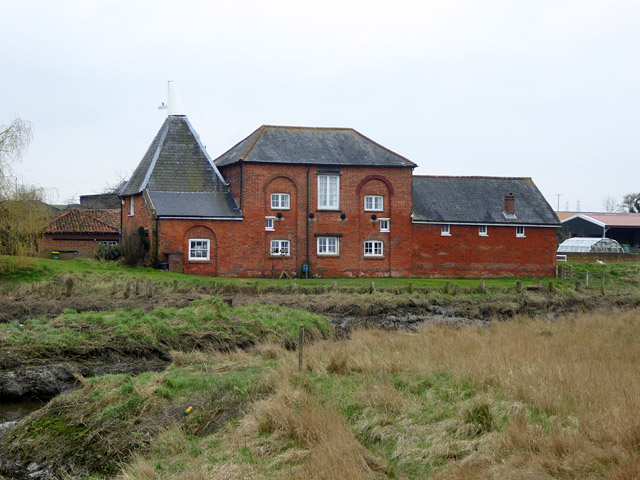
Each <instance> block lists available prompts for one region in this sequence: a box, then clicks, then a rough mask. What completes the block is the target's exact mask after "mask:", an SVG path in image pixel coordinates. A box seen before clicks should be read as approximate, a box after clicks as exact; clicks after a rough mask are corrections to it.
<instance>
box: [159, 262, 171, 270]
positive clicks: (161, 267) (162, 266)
mask: <svg viewBox="0 0 640 480" xmlns="http://www.w3.org/2000/svg"><path fill="white" fill-rule="evenodd" d="M160 270H169V264H168V263H166V262H165V263H161V264H160Z"/></svg>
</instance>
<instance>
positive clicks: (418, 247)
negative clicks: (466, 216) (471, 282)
mask: <svg viewBox="0 0 640 480" xmlns="http://www.w3.org/2000/svg"><path fill="white" fill-rule="evenodd" d="M487 233H488V236H486V237H481V236H479V235H478V226H467V225H451V236H448V237H447V236H442V235H441V230H440V225H422V224H414V231H413V275H415V276H424V277H434V276H446V277H457V276H465V277H485V276H514V275H520V276H525V275H526V276H543V275H555V265H556V229H555V228H534V227H526V229H525V237H524V238H518V237H516V227H511V226H504V227H503V226H499V227H498V226H488V231H487Z"/></svg>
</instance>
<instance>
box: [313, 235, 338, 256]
mask: <svg viewBox="0 0 640 480" xmlns="http://www.w3.org/2000/svg"><path fill="white" fill-rule="evenodd" d="M338 253H339V247H338V238H336V237H318V255H338Z"/></svg>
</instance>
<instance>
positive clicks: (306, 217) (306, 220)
mask: <svg viewBox="0 0 640 480" xmlns="http://www.w3.org/2000/svg"><path fill="white" fill-rule="evenodd" d="M305 222H306V224H307V268H309V167H307V215H306V216H305Z"/></svg>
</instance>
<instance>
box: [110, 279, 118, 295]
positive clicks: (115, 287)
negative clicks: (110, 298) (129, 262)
mask: <svg viewBox="0 0 640 480" xmlns="http://www.w3.org/2000/svg"><path fill="white" fill-rule="evenodd" d="M116 293H118V280H114V281H113V287H112V288H111V295H115V294H116Z"/></svg>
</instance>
